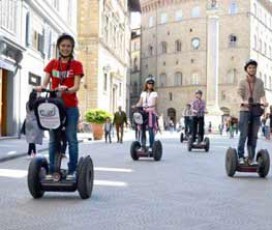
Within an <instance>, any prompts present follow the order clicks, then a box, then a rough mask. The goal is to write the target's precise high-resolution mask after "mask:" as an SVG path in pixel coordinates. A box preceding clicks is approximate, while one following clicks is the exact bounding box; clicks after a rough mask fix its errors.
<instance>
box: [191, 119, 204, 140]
mask: <svg viewBox="0 0 272 230" xmlns="http://www.w3.org/2000/svg"><path fill="white" fill-rule="evenodd" d="M196 134H198V135H199V137H198V140H199V141H200V142H201V141H203V139H204V117H193V136H192V138H193V142H195V141H196Z"/></svg>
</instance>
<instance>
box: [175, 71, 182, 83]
mask: <svg viewBox="0 0 272 230" xmlns="http://www.w3.org/2000/svg"><path fill="white" fill-rule="evenodd" d="M174 82H175V86H181V85H182V73H181V72H176V74H175V81H174Z"/></svg>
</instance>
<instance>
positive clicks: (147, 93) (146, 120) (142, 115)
mask: <svg viewBox="0 0 272 230" xmlns="http://www.w3.org/2000/svg"><path fill="white" fill-rule="evenodd" d="M154 84H155V79H154V77H153V76H151V75H149V76H148V78H147V79H146V80H145V87H144V91H143V92H142V93H141V96H140V99H139V101H138V103H137V104H136V105H134V106H132V108H134V109H135V108H137V111H136V112H134V113H133V120H134V122H135V124H136V125H135V126H136V141H134V142H133V143H132V144H131V148H130V154H131V157H132V159H133V160H138V159H139V157H153V158H154V160H155V161H159V160H160V159H161V157H162V144H161V142H160V141H159V140H156V141H155V135H156V132H157V131H158V119H157V114H156V105H157V97H158V94H157V92H156V91H155V89H154ZM147 130H148V134H149V147H147V146H146V131H147Z"/></svg>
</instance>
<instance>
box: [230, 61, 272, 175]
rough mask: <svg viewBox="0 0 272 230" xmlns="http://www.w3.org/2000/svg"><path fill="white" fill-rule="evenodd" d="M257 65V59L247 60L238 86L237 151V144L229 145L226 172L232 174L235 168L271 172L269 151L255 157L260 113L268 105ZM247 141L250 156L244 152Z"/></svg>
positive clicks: (261, 152) (237, 169) (263, 150)
mask: <svg viewBox="0 0 272 230" xmlns="http://www.w3.org/2000/svg"><path fill="white" fill-rule="evenodd" d="M257 67H258V63H257V62H256V61H255V60H252V59H250V60H248V61H247V62H246V63H245V66H244V70H245V71H246V73H247V75H246V78H245V79H242V80H241V81H240V82H239V86H238V95H239V96H240V98H241V103H240V118H239V127H240V136H239V144H238V152H237V151H236V149H234V148H229V149H228V150H227V154H226V172H227V175H228V176H231V177H232V176H233V175H234V174H235V172H236V171H239V172H257V173H258V174H259V176H260V177H266V175H267V174H268V172H269V167H270V158H269V154H268V151H267V150H265V149H261V150H259V151H258V152H257V156H256V158H255V155H256V154H255V153H256V146H257V137H258V131H259V128H260V117H261V116H262V114H263V113H264V108H265V107H267V106H268V103H267V100H266V96H265V89H264V83H263V81H262V79H260V78H257V77H256V72H257ZM246 141H247V153H248V157H247V158H245V156H244V152H245V150H244V149H245V143H246ZM255 160H256V161H255Z"/></svg>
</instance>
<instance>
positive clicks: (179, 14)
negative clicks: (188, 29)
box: [175, 10, 183, 22]
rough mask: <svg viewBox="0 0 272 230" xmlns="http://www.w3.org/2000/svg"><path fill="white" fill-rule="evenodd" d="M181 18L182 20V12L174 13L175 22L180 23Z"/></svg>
mask: <svg viewBox="0 0 272 230" xmlns="http://www.w3.org/2000/svg"><path fill="white" fill-rule="evenodd" d="M182 18H183V13H182V10H178V11H176V13H175V19H176V21H177V22H179V21H182Z"/></svg>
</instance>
